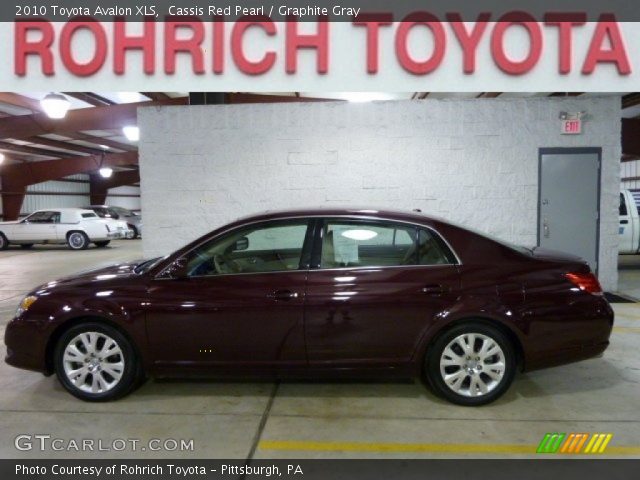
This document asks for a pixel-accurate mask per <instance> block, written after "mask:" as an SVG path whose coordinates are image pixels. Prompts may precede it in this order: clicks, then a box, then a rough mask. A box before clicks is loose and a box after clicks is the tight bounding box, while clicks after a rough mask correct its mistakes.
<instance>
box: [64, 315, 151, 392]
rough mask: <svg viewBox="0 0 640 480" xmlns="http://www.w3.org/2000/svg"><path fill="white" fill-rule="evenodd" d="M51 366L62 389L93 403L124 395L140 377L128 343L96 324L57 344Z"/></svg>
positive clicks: (79, 328)
mask: <svg viewBox="0 0 640 480" xmlns="http://www.w3.org/2000/svg"><path fill="white" fill-rule="evenodd" d="M54 362H55V370H56V374H57V376H58V379H59V380H60V383H62V386H63V387H64V388H66V389H67V390H68V391H69V392H70V393H71V394H72V395H75V396H76V397H78V398H80V399H82V400H86V401H93V402H100V401H107V400H114V399H116V398H119V397H121V396H123V395H126V394H127V393H128V392H129V391H130V390H131V389H132V388H133V387H134V386H135V385H136V384H137V383H138V382H137V380H138V377H139V374H140V373H139V372H140V368H139V365H138V361H137V359H136V355H135V351H134V349H133V346H132V345H131V343H130V342H129V341H128V340H127V339H126V338H125V336H124V335H122V333H120V332H119V331H118V330H116V329H115V328H113V327H110V326H108V325H104V324H101V323H96V322H90V323H83V324H80V325H76V326H74V327H72V328H70V329H69V330H67V331H66V332H65V333H64V334H63V335H62V336H61V337H60V339H59V341H58V343H57V344H56V348H55V352H54Z"/></svg>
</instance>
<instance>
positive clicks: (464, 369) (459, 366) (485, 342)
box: [440, 333, 506, 397]
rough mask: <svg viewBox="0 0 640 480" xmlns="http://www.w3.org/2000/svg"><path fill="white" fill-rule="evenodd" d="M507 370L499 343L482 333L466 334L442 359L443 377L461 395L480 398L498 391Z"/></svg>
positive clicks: (448, 346) (450, 347)
mask: <svg viewBox="0 0 640 480" xmlns="http://www.w3.org/2000/svg"><path fill="white" fill-rule="evenodd" d="M505 371H506V361H505V354H504V351H503V350H502V348H501V347H500V345H499V344H498V342H496V340H494V339H493V338H491V337H490V336H488V335H484V334H482V333H464V334H462V335H459V336H457V337H455V338H454V339H453V340H451V341H450V342H449V343H448V344H447V346H446V347H445V348H444V350H443V351H442V355H441V356H440V375H441V376H442V380H443V381H444V383H445V385H446V386H447V387H448V388H449V389H451V390H452V391H453V392H455V393H456V394H458V395H462V396H465V397H481V396H484V395H487V394H489V393H490V392H492V391H493V390H495V389H496V388H497V387H498V385H500V383H501V382H502V380H503V379H504V376H505Z"/></svg>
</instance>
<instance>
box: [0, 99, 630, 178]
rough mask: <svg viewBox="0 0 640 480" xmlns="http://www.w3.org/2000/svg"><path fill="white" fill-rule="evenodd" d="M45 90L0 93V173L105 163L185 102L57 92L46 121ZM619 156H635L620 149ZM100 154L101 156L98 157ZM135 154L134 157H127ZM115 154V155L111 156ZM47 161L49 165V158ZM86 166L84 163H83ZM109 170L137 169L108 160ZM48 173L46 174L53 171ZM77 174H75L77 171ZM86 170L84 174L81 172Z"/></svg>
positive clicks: (132, 147)
mask: <svg viewBox="0 0 640 480" xmlns="http://www.w3.org/2000/svg"><path fill="white" fill-rule="evenodd" d="M47 93H49V92H31V93H22V94H17V93H9V92H5V93H2V92H0V132H1V134H0V152H2V153H3V154H4V155H5V160H4V162H3V165H2V167H0V173H2V174H4V173H6V172H5V170H6V169H7V168H8V167H9V166H11V165H16V164H24V163H32V162H41V161H45V160H64V159H69V158H77V157H86V158H87V159H90V160H91V161H93V163H94V164H95V168H92V169H91V170H97V168H98V165H99V164H100V163H101V162H102V163H106V164H109V163H110V158H111V156H112V155H115V154H123V153H126V152H137V145H136V143H135V142H132V141H130V140H128V139H127V138H126V137H125V136H124V134H123V133H122V127H124V126H125V125H135V123H136V108H137V107H139V106H151V105H172V104H173V105H176V104H178V105H179V104H187V103H188V93H187V92H60V93H63V94H64V95H65V96H66V97H67V99H68V100H69V101H70V102H71V108H70V111H69V113H68V114H67V117H66V118H65V119H63V120H51V119H49V118H48V117H47V116H46V115H45V114H44V113H43V112H42V108H41V107H40V100H41V99H42V98H44V97H45V96H46V95H47ZM565 95H566V96H595V95H607V94H600V93H560V92H558V93H552V94H549V93H500V92H456V93H442V92H433V93H430V92H407V93H387V92H335V93H327V92H284V93H283V92H272V93H270V92H267V93H257V92H255V93H250V92H247V93H241V92H233V93H228V94H227V96H226V97H227V98H226V101H227V102H228V103H258V102H282V101H285V102H289V101H331V100H338V101H340V100H342V101H345V100H349V101H368V100H421V99H425V98H437V99H443V98H496V97H504V98H517V97H532V96H533V97H545V96H565ZM622 104H623V111H622V112H623V113H622V116H623V118H636V117H638V116H640V93H628V94H625V95H624V96H623V101H622ZM625 153H626V154H627V155H626V156H625V159H629V158H637V157H638V156H637V155H636V153H640V152H625ZM103 155H104V159H103V158H102V156H103ZM130 157H131V158H135V156H130ZM114 158H117V157H114ZM49 165H55V164H54V163H51V162H49ZM87 165H90V163H87ZM112 167H113V168H114V170H115V171H122V170H132V169H136V168H137V160H136V161H134V163H133V164H131V165H122V164H121V162H114V164H113V165H112ZM53 173H54V172H52V174H53ZM77 173H81V172H77ZM85 173H88V172H85Z"/></svg>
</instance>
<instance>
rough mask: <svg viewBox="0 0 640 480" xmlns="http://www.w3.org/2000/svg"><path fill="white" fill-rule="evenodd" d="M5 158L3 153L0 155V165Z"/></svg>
mask: <svg viewBox="0 0 640 480" xmlns="http://www.w3.org/2000/svg"><path fill="white" fill-rule="evenodd" d="M4 159H5V156H4V153H0V163H2V162H4Z"/></svg>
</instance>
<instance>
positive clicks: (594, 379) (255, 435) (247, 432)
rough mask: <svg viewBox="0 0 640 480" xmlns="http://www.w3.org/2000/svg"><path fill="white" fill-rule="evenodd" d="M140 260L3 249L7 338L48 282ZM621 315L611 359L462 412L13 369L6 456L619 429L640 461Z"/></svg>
mask: <svg viewBox="0 0 640 480" xmlns="http://www.w3.org/2000/svg"><path fill="white" fill-rule="evenodd" d="M138 257H140V242H139V241H119V242H112V246H111V247H110V248H107V249H93V248H92V249H90V250H87V251H84V252H71V251H68V250H66V249H65V248H63V247H36V248H35V249H34V250H32V251H22V250H16V249H11V250H9V251H4V252H0V324H1V325H2V327H1V330H2V332H0V333H3V331H4V326H5V325H6V323H7V321H8V320H9V319H10V317H11V315H12V314H13V312H14V310H15V307H16V305H17V303H18V301H19V299H20V298H21V296H22V295H23V294H24V293H25V292H26V291H28V290H30V289H31V288H32V287H34V286H36V285H37V284H39V283H42V282H45V281H49V280H51V279H53V278H55V277H59V276H63V275H67V274H70V273H72V272H75V271H79V270H83V269H86V268H89V267H97V266H100V265H104V264H108V263H110V262H113V261H121V260H128V259H135V258H138ZM631 271H634V270H631ZM622 274H623V276H624V275H625V271H624V270H623V271H622ZM636 274H637V272H635V273H633V274H632V275H636ZM635 278H636V279H637V278H638V277H635ZM623 281H626V280H623ZM631 282H632V283H633V285H632V286H633V287H634V288H635V289H637V288H638V287H639V283H640V282H639V281H637V280H633V279H632V280H631ZM625 285H626V284H625ZM637 296H638V297H639V298H640V295H637ZM614 309H615V310H616V313H617V320H616V327H615V330H614V333H613V337H612V345H611V347H610V348H609V350H607V352H606V354H605V356H604V358H600V359H593V360H588V361H585V362H581V363H577V364H573V365H567V366H563V367H558V368H554V369H549V370H544V371H538V372H533V373H528V374H522V375H519V376H518V377H517V379H516V381H515V382H514V385H513V386H512V388H511V390H510V391H509V392H508V393H507V394H506V395H505V396H504V397H503V398H502V399H500V400H499V401H498V402H496V403H494V404H492V405H489V406H485V407H481V408H463V407H457V406H453V405H450V404H448V403H446V402H444V401H442V400H439V399H437V398H435V397H434V396H433V395H432V394H431V393H429V391H428V390H426V388H425V387H424V386H423V385H422V384H420V383H418V382H416V383H415V384H392V383H332V384H329V383H283V384H273V383H223V382H214V381H211V382H207V381H204V382H189V381H170V382H169V381H164V382H157V381H148V382H147V383H146V384H145V385H144V386H143V387H142V388H140V389H139V390H138V391H136V392H135V393H134V394H132V395H130V396H128V397H126V398H124V399H122V400H120V401H117V402H112V403H106V404H91V403H84V402H81V401H79V400H77V399H75V398H74V397H72V396H70V395H69V394H67V393H66V392H65V391H64V390H63V389H62V387H61V386H60V385H59V384H58V382H57V380H56V379H55V377H50V378H45V377H43V376H42V375H40V374H37V373H31V372H27V371H21V370H17V369H14V368H10V367H8V366H6V365H5V364H4V363H1V364H0V457H2V458H38V457H49V458H51V457H53V458H58V459H59V458H82V457H95V458H97V457H100V458H131V457H148V458H161V457H165V458H273V457H281V458H354V457H357V458H370V457H372V458H399V457H402V458H413V457H417V458H427V457H480V458H491V457H503V456H507V457H511V458H514V457H527V456H535V450H536V447H537V445H538V443H539V442H540V441H541V439H542V438H543V436H544V434H545V433H547V432H566V433H569V432H589V433H596V432H602V433H613V435H614V436H613V440H612V441H611V443H610V445H609V447H608V449H607V452H608V454H609V455H611V456H616V457H625V458H629V457H640V401H639V398H640V349H639V348H638V345H639V343H640V304H616V305H614ZM20 434H34V435H35V434H49V435H51V436H52V437H54V438H61V439H64V440H65V442H68V441H69V440H71V439H75V440H76V441H81V440H82V439H95V440H96V441H97V440H98V439H101V440H102V441H103V442H105V443H104V444H103V445H104V446H110V445H111V442H112V441H113V440H115V439H140V441H141V444H140V445H146V443H147V441H148V440H149V439H153V438H159V439H169V438H171V439H177V440H180V439H184V440H190V439H193V441H194V442H193V445H194V449H193V451H186V452H179V451H174V452H168V453H167V452H152V451H149V450H148V449H147V450H146V451H142V450H141V449H139V450H137V451H132V449H131V448H129V447H128V448H126V449H125V450H124V451H122V452H117V451H110V452H97V451H94V452H85V453H76V452H74V451H62V452H52V451H50V450H49V451H45V452H39V451H28V452H22V451H18V450H17V449H16V448H15V447H14V439H15V437H16V436H17V435H20Z"/></svg>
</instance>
